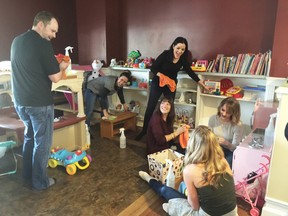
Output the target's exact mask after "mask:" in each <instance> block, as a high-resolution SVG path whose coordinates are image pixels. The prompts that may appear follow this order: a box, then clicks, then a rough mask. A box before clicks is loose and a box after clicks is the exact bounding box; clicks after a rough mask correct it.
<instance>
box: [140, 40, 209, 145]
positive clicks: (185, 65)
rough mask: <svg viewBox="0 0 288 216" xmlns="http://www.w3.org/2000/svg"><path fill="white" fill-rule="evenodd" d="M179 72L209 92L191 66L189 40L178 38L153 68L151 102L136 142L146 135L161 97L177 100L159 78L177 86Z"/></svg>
mask: <svg viewBox="0 0 288 216" xmlns="http://www.w3.org/2000/svg"><path fill="white" fill-rule="evenodd" d="M179 71H186V72H187V73H188V75H189V76H190V77H191V78H192V79H193V80H194V81H195V82H197V83H198V84H199V85H201V86H202V87H204V88H205V89H207V90H209V89H208V87H206V86H205V85H204V83H203V81H202V80H200V79H199V77H198V76H197V74H195V73H194V72H193V71H192V69H191V65H190V64H189V62H188V42H187V40H186V39H185V38H183V37H177V38H176V39H175V40H174V42H173V43H172V44H171V46H170V49H169V50H165V51H164V52H162V53H161V54H160V55H159V56H158V57H157V59H156V61H155V62H154V63H153V65H152V67H151V72H152V73H153V74H154V77H153V79H152V83H151V89H150V95H149V101H148V105H147V109H146V112H145V116H144V125H143V129H142V131H141V133H140V134H138V136H137V137H136V140H140V139H141V138H142V137H143V136H144V135H145V134H146V132H147V127H148V123H149V120H150V117H151V116H152V114H153V111H154V109H155V107H156V105H157V102H158V100H159V98H160V96H161V95H162V94H163V95H164V96H165V97H170V98H173V100H174V98H175V93H176V91H175V90H174V91H171V89H170V88H169V86H168V85H164V86H163V87H160V85H159V84H160V79H159V77H161V76H163V75H164V76H166V77H168V78H170V79H171V80H170V81H172V82H173V81H174V82H175V85H176V84H177V74H178V72H179ZM172 90H173V89H172Z"/></svg>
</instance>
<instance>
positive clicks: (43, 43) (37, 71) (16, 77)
mask: <svg viewBox="0 0 288 216" xmlns="http://www.w3.org/2000/svg"><path fill="white" fill-rule="evenodd" d="M57 32H58V21H57V19H56V18H55V16H54V15H53V14H51V13H50V12H47V11H41V12H39V13H38V14H37V15H36V16H35V18H34V22H33V26H32V29H31V30H28V31H27V32H25V33H23V34H21V35H19V36H17V37H16V38H15V39H14V40H13V42H12V46H11V64H12V91H13V97H14V106H15V109H16V111H17V113H18V115H19V117H20V118H21V120H22V121H23V123H24V125H25V131H24V144H23V179H24V185H25V186H29V187H32V189H34V190H44V189H47V188H48V187H50V186H52V185H54V184H55V182H56V180H55V179H54V178H48V175H47V163H48V159H49V153H50V148H51V145H52V138H53V120H54V105H53V97H52V92H51V86H52V82H54V83H56V82H58V81H59V80H61V78H62V71H64V70H65V69H66V68H67V67H68V65H69V63H65V62H64V61H63V62H61V63H60V65H59V64H58V62H57V60H56V58H55V57H54V51H53V48H52V44H51V42H50V40H52V39H53V38H56V33H57Z"/></svg>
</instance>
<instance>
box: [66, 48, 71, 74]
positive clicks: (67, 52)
mask: <svg viewBox="0 0 288 216" xmlns="http://www.w3.org/2000/svg"><path fill="white" fill-rule="evenodd" d="M72 50H73V47H71V46H67V47H66V48H65V56H69V51H70V52H71V53H73V51H72ZM69 57H70V56H69ZM71 64H72V63H71V58H70V62H69V66H68V67H67V69H66V72H68V71H71V69H72V66H71Z"/></svg>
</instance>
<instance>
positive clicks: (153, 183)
mask: <svg viewBox="0 0 288 216" xmlns="http://www.w3.org/2000/svg"><path fill="white" fill-rule="evenodd" d="M149 185H150V187H151V188H152V189H153V190H154V191H155V192H156V193H157V194H158V195H159V196H162V197H163V198H164V199H166V200H167V201H168V200H170V199H174V198H184V199H186V198H187V197H186V196H185V195H184V194H183V193H180V192H179V191H177V190H175V189H174V188H171V187H168V186H166V185H163V184H162V183H161V182H160V181H157V180H156V179H151V180H150V181H149Z"/></svg>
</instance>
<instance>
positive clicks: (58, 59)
mask: <svg viewBox="0 0 288 216" xmlns="http://www.w3.org/2000/svg"><path fill="white" fill-rule="evenodd" d="M55 58H56V59H57V61H58V63H59V64H60V63H61V62H62V61H64V62H69V61H70V57H69V56H65V55H63V54H61V53H59V54H58V55H55Z"/></svg>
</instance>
